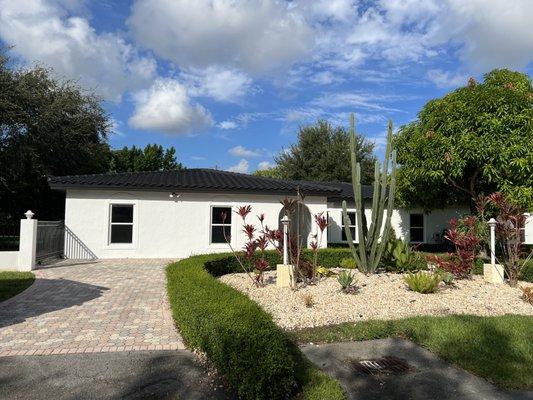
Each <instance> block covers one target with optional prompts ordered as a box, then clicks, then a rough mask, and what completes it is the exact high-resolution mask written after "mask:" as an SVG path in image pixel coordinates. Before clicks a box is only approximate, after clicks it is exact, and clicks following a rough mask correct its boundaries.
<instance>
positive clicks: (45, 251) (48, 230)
mask: <svg viewBox="0 0 533 400" xmlns="http://www.w3.org/2000/svg"><path fill="white" fill-rule="evenodd" d="M64 248H65V222H64V221H38V222H37V251H36V257H35V258H36V261H38V262H39V261H43V260H47V259H52V258H61V257H62V256H63V252H64Z"/></svg>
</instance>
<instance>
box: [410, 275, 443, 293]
mask: <svg viewBox="0 0 533 400" xmlns="http://www.w3.org/2000/svg"><path fill="white" fill-rule="evenodd" d="M404 280H405V283H407V286H409V289H411V290H412V291H413V292H418V293H435V292H436V291H437V289H438V287H439V283H440V281H441V277H440V275H439V274H433V273H431V272H426V271H419V272H417V273H414V274H413V273H411V272H410V273H408V274H407V275H406V276H405V277H404Z"/></svg>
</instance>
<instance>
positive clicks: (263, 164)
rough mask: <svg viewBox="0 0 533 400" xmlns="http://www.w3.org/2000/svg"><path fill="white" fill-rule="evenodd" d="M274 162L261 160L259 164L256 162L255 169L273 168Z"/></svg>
mask: <svg viewBox="0 0 533 400" xmlns="http://www.w3.org/2000/svg"><path fill="white" fill-rule="evenodd" d="M275 166H276V164H274V163H271V162H270V161H261V162H260V163H259V164H257V169H258V170H259V171H263V170H265V169H270V168H274V167H275Z"/></svg>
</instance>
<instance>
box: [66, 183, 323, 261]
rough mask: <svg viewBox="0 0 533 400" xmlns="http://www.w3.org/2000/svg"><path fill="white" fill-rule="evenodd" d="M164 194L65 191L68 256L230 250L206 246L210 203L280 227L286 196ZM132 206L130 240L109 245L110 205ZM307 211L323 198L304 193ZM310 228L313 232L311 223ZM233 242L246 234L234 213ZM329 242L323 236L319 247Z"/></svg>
mask: <svg viewBox="0 0 533 400" xmlns="http://www.w3.org/2000/svg"><path fill="white" fill-rule="evenodd" d="M169 194H170V191H168V192H146V191H124V192H120V191H116V190H74V189H72V190H68V191H67V194H66V206H65V226H66V228H67V237H66V244H65V248H66V249H65V251H66V256H67V257H69V258H91V257H93V256H94V257H97V258H183V257H188V256H190V255H193V254H202V253H211V252H223V251H228V250H229V248H228V245H227V244H226V243H222V244H210V222H211V215H210V213H211V207H212V206H231V207H233V209H234V210H235V209H236V207H238V206H242V205H247V204H249V205H251V206H252V212H251V214H250V215H249V216H248V218H247V222H248V223H252V224H254V225H256V226H257V227H259V222H258V220H257V218H256V215H258V214H261V213H264V214H265V217H266V219H265V224H266V225H268V226H269V227H270V228H277V227H278V216H279V213H280V211H281V209H282V206H281V204H280V203H279V200H280V199H282V198H283V197H284V196H282V195H280V196H273V195H268V196H265V195H251V194H206V193H180V197H179V198H178V199H172V198H170V197H169ZM113 203H115V204H133V205H134V216H133V243H132V244H110V243H109V213H110V208H111V204H113ZM305 204H306V206H307V207H308V208H309V211H310V213H311V215H313V214H315V213H319V212H325V211H326V208H327V203H326V199H325V198H324V197H311V196H310V197H306V199H305ZM312 226H313V228H312V231H313V232H316V226H315V224H314V221H313V225H312ZM231 232H232V233H231V238H232V239H231V240H232V245H233V246H234V247H235V248H238V249H240V248H242V246H243V244H244V243H245V240H246V238H245V235H244V233H242V220H241V218H240V217H239V216H238V215H236V214H233V217H232V228H231ZM326 243H327V241H326V240H325V239H324V241H323V245H324V246H325V245H326Z"/></svg>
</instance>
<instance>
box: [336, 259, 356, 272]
mask: <svg viewBox="0 0 533 400" xmlns="http://www.w3.org/2000/svg"><path fill="white" fill-rule="evenodd" d="M340 266H341V267H342V268H346V269H355V268H356V267H357V265H356V264H355V260H354V259H353V257H352V258H343V259H342V260H341V262H340Z"/></svg>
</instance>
